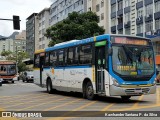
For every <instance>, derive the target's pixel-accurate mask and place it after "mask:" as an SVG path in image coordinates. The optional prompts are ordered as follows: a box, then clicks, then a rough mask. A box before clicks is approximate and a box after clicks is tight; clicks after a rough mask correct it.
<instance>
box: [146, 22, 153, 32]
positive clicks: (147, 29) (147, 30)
mask: <svg viewBox="0 0 160 120" xmlns="http://www.w3.org/2000/svg"><path fill="white" fill-rule="evenodd" d="M152 30H153V22H152V21H150V22H146V32H150V31H152Z"/></svg>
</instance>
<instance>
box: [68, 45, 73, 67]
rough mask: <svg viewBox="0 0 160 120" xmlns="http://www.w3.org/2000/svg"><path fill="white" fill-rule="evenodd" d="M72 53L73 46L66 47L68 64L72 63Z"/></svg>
mask: <svg viewBox="0 0 160 120" xmlns="http://www.w3.org/2000/svg"><path fill="white" fill-rule="evenodd" d="M73 55H74V48H69V49H68V59H67V64H68V65H72V64H73V59H74V57H73Z"/></svg>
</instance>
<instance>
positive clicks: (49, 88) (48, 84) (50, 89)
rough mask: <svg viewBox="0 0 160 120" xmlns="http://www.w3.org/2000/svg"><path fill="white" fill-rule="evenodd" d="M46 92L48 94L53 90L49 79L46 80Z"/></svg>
mask: <svg viewBox="0 0 160 120" xmlns="http://www.w3.org/2000/svg"><path fill="white" fill-rule="evenodd" d="M47 92H48V93H49V94H51V93H52V92H53V88H52V82H51V80H50V79H49V80H47Z"/></svg>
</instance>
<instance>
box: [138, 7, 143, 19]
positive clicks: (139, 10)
mask: <svg viewBox="0 0 160 120" xmlns="http://www.w3.org/2000/svg"><path fill="white" fill-rule="evenodd" d="M141 16H143V8H140V9H138V10H137V18H138V17H141Z"/></svg>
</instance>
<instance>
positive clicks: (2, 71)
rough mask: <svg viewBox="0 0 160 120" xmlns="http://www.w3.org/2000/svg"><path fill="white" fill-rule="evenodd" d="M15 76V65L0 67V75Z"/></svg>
mask: <svg viewBox="0 0 160 120" xmlns="http://www.w3.org/2000/svg"><path fill="white" fill-rule="evenodd" d="M13 74H16V65H5V64H4V65H0V75H13Z"/></svg>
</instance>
